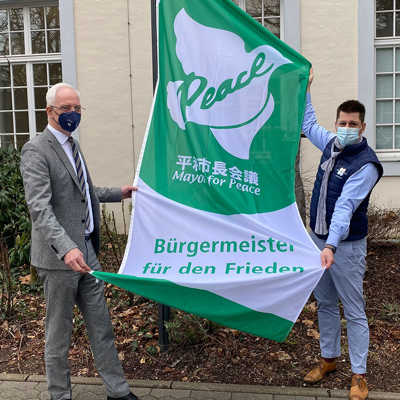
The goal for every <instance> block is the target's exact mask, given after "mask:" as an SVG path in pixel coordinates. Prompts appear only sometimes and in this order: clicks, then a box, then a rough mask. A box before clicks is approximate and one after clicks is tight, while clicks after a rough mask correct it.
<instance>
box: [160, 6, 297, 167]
mask: <svg viewBox="0 0 400 400" xmlns="http://www.w3.org/2000/svg"><path fill="white" fill-rule="evenodd" d="M174 31H175V35H176V39H177V40H176V54H177V57H178V59H179V61H180V63H181V64H182V68H183V70H184V72H185V74H186V75H187V77H186V80H185V81H176V82H169V83H168V86H167V90H168V100H167V104H168V109H169V111H170V113H171V117H172V119H173V120H174V121H175V122H176V123H177V124H178V126H179V127H180V128H181V129H182V130H185V129H186V128H185V125H186V123H187V122H195V123H197V124H199V125H206V126H209V127H210V128H211V132H212V133H213V134H214V136H215V138H216V139H217V141H218V143H219V144H220V145H221V146H222V147H223V148H224V149H225V150H226V151H227V152H228V153H230V154H232V155H234V156H236V157H239V158H245V159H248V158H249V150H250V145H251V143H252V141H253V138H254V136H255V135H256V133H257V132H258V131H259V130H260V128H261V127H262V126H263V125H264V124H265V122H267V120H268V118H269V117H270V116H271V114H272V112H273V111H274V98H273V96H272V95H271V94H270V93H269V91H268V82H269V79H270V77H271V75H272V73H273V72H274V71H275V70H276V69H277V68H278V67H279V66H281V65H283V64H287V63H290V62H291V61H289V60H288V59H287V58H285V57H283V56H282V55H281V53H279V52H278V51H276V50H275V49H274V48H273V47H271V46H267V45H264V46H259V47H256V48H255V49H254V50H252V51H250V52H247V51H246V48H245V43H244V41H243V40H242V39H241V38H240V37H239V36H238V35H236V34H235V33H234V32H229V31H225V30H221V29H215V28H211V27H208V26H204V25H201V24H199V23H197V22H196V21H194V20H193V19H192V18H190V17H189V15H188V14H187V13H186V12H185V10H184V9H182V10H181V11H180V12H179V13H178V15H177V16H176V18H175V21H174ZM189 31H190V33H191V34H190V35H187V32H189ZM193 42H195V43H197V44H199V45H200V46H201V43H204V45H205V46H206V47H207V53H206V54H204V53H202V52H199V51H198V47H197V46H193ZM188 103H190V105H188Z"/></svg>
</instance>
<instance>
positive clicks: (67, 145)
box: [47, 125, 94, 235]
mask: <svg viewBox="0 0 400 400" xmlns="http://www.w3.org/2000/svg"><path fill="white" fill-rule="evenodd" d="M47 129H48V130H49V131H50V132H51V133H52V134H53V135H54V136H55V137H56V139H57V140H58V142H59V143H60V145H61V147H62V148H63V150H64V151H65V154H66V155H67V157H68V159H69V161H70V163H71V165H72V167H73V168H74V170H75V173H76V165H75V161H74V157H73V155H72V148H71V145H70V143H69V142H68V136H67V135H64V133H62V132H60V131H58V130H57V129H55V128H53V127H52V126H51V125H47ZM79 158H80V159H81V165H82V171H83V176H84V178H85V190H86V198H87V201H88V208H89V229H86V230H85V234H87V235H89V234H91V233H92V232H93V229H94V223H93V210H92V202H91V201H90V192H89V184H88V180H87V174H86V167H85V163H84V162H83V159H82V156H81V153H79Z"/></svg>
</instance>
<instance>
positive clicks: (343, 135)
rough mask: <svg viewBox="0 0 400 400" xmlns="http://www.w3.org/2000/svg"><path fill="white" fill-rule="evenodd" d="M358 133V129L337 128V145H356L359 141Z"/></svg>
mask: <svg viewBox="0 0 400 400" xmlns="http://www.w3.org/2000/svg"><path fill="white" fill-rule="evenodd" d="M359 133H360V129H359V128H346V127H344V126H339V127H338V128H337V131H336V134H337V138H338V140H339V143H340V144H341V145H342V146H343V147H345V146H347V145H349V144H354V143H357V142H358V141H359Z"/></svg>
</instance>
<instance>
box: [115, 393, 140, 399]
mask: <svg viewBox="0 0 400 400" xmlns="http://www.w3.org/2000/svg"><path fill="white" fill-rule="evenodd" d="M107 400H139V398H138V397H136V396H135V395H134V394H133V393H129V394H127V395H126V396H122V397H110V396H107Z"/></svg>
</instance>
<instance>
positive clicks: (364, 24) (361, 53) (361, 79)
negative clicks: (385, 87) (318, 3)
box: [358, 0, 400, 176]
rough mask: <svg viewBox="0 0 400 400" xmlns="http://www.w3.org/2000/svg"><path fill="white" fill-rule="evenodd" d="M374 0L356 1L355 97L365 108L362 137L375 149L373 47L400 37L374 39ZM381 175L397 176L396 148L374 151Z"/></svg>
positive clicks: (398, 154)
mask: <svg viewBox="0 0 400 400" xmlns="http://www.w3.org/2000/svg"><path fill="white" fill-rule="evenodd" d="M375 29H376V17H375V0H363V1H359V2H358V38H359V39H358V98H359V100H360V101H361V102H362V103H363V104H364V105H365V107H366V111H367V112H366V115H365V122H366V124H367V129H366V132H365V134H364V136H365V137H366V138H367V140H368V143H369V145H370V146H371V147H372V148H373V149H376V48H377V47H385V46H386V47H387V46H388V45H390V46H391V47H393V46H395V45H396V44H399V45H400V38H391V39H388V38H384V39H378V40H375ZM376 154H377V156H378V158H379V160H380V161H381V162H382V164H383V168H384V175H385V176H400V150H399V151H393V150H380V149H379V150H376Z"/></svg>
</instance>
